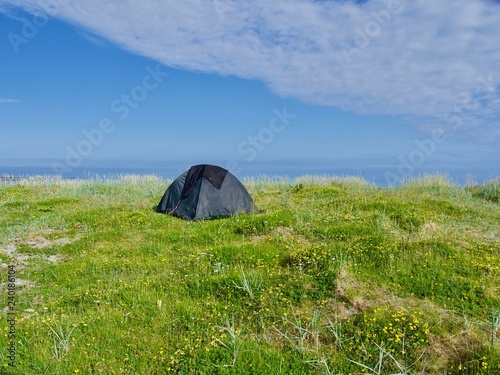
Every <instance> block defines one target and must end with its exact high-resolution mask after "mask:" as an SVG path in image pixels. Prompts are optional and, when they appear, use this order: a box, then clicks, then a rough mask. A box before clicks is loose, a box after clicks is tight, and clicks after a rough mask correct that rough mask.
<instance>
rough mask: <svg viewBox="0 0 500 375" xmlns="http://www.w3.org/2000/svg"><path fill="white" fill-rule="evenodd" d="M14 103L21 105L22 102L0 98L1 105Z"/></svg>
mask: <svg viewBox="0 0 500 375" xmlns="http://www.w3.org/2000/svg"><path fill="white" fill-rule="evenodd" d="M12 103H20V102H19V100H17V99H5V98H0V104H12Z"/></svg>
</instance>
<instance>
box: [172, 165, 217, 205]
mask: <svg viewBox="0 0 500 375" xmlns="http://www.w3.org/2000/svg"><path fill="white" fill-rule="evenodd" d="M226 174H227V170H226V169H223V168H220V167H217V166H215V165H207V164H200V165H195V166H193V167H191V168H190V169H189V171H188V174H187V176H186V182H185V183H184V188H183V189H182V194H181V200H183V199H185V198H187V197H188V196H189V195H190V194H191V193H192V192H193V190H194V188H195V186H196V184H197V183H198V181H200V180H201V178H202V177H205V178H206V179H207V180H208V181H210V182H211V183H212V185H214V186H215V187H216V188H217V189H219V190H220V188H221V186H222V183H223V182H224V178H225V177H226Z"/></svg>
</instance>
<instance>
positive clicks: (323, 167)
mask: <svg viewBox="0 0 500 375" xmlns="http://www.w3.org/2000/svg"><path fill="white" fill-rule="evenodd" d="M195 164H201V162H200V161H172V162H158V161H154V162H145V161H128V162H123V161H119V162H113V161H106V162H95V163H90V164H87V165H84V166H83V165H82V166H78V167H75V168H71V169H70V170H69V168H68V170H64V171H62V173H56V172H57V170H55V169H54V168H53V167H52V164H51V162H48V161H24V162H23V161H15V162H13V161H7V162H2V161H0V176H2V175H3V176H14V177H30V176H51V175H60V176H61V177H62V178H65V179H88V178H96V177H98V178H116V177H117V176H120V175H124V174H134V175H156V176H159V177H162V178H166V179H174V178H176V177H177V176H178V175H179V174H181V173H182V172H184V171H185V170H187V169H189V167H190V166H192V165H195ZM210 164H217V165H220V166H221V167H223V168H226V169H229V171H230V172H232V173H233V174H234V175H236V176H237V177H238V178H244V177H257V178H258V177H263V176H266V177H272V178H290V179H293V178H296V177H300V176H305V175H318V176H338V177H348V176H354V177H359V178H362V179H364V180H366V181H368V182H370V183H373V184H375V185H378V186H380V187H387V186H393V185H397V184H398V183H400V182H401V181H402V180H406V179H408V178H418V177H422V176H424V175H428V174H436V173H439V174H443V175H446V176H448V178H450V179H451V180H452V181H454V182H456V183H458V184H460V185H466V184H481V183H484V182H486V181H489V180H492V179H494V178H497V177H499V176H500V168H495V166H468V165H460V166H453V167H450V166H444V165H442V166H439V165H430V166H421V167H419V168H416V167H415V168H411V167H408V166H407V167H402V166H401V165H397V164H387V163H385V164H374V163H369V162H364V163H363V162H358V163H353V162H346V161H343V162H261V161H259V162H252V163H243V162H241V163H231V164H228V163H224V162H220V163H216V162H211V163H210Z"/></svg>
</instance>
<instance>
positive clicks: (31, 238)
mask: <svg viewBox="0 0 500 375" xmlns="http://www.w3.org/2000/svg"><path fill="white" fill-rule="evenodd" d="M244 183H245V185H246V186H247V188H248V190H249V191H250V193H251V195H252V197H253V198H254V200H255V202H256V204H257V206H258V208H259V209H260V211H259V213H258V214H256V215H238V216H235V217H231V218H227V219H218V220H211V221H201V222H186V221H182V220H180V219H177V218H174V217H170V216H165V215H161V214H157V213H155V212H154V211H153V207H154V206H155V205H156V203H157V202H158V201H159V199H160V198H161V196H162V194H163V193H164V191H165V189H166V187H167V186H168V182H167V181H164V180H161V179H158V178H155V177H142V178H140V177H134V176H124V177H122V178H119V179H116V180H98V181H96V180H93V181H91V180H88V181H65V180H57V179H43V178H39V179H31V180H23V181H21V182H19V183H17V184H15V185H8V184H0V264H2V267H1V268H0V272H1V273H2V282H3V283H2V291H3V292H2V293H4V297H2V298H1V299H0V311H3V312H2V316H1V318H2V319H1V323H0V335H1V336H2V340H0V373H2V374H33V375H39V374H75V373H79V374H168V373H177V374H362V373H368V374H395V373H398V374H444V373H446V374H494V373H499V372H500V299H499V297H498V296H499V290H498V289H499V287H500V226H499V224H498V223H499V222H500V206H499V205H498V184H497V183H496V182H492V183H491V184H486V185H484V186H482V187H475V188H470V187H468V188H465V189H464V188H462V187H460V186H457V185H455V184H454V183H452V182H450V181H449V180H447V179H446V178H445V177H442V176H430V177H424V178H421V179H417V180H411V181H408V182H406V183H405V184H404V185H402V186H399V187H392V188H389V189H381V188H378V187H376V186H373V185H370V184H368V183H366V182H365V181H363V180H360V179H356V178H343V179H333V178H326V177H303V178H299V179H296V180H287V179H276V180H272V179H266V178H260V179H253V180H247V181H244ZM495 189H497V190H495ZM495 194H496V195H495ZM495 197H496V198H495ZM8 265H14V266H15V269H16V271H17V274H16V277H17V279H18V285H17V287H16V314H17V322H16V351H17V352H16V359H17V361H16V364H15V367H12V366H9V365H8V362H9V361H8V359H7V355H8V348H9V340H8V339H7V337H8V333H9V325H8V323H7V313H6V310H5V309H4V308H5V307H6V306H7V284H6V282H5V281H6V280H7V269H8V268H7V266H8ZM4 337H5V338H6V339H5V340H4V339H3V338H4Z"/></svg>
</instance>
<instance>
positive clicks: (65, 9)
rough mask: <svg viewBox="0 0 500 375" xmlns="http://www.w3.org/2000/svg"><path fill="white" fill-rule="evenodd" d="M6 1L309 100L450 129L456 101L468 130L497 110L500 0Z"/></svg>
mask: <svg viewBox="0 0 500 375" xmlns="http://www.w3.org/2000/svg"><path fill="white" fill-rule="evenodd" d="M53 3H56V4H61V5H58V6H57V7H54V5H53ZM5 4H7V5H12V6H17V7H22V8H24V9H25V10H27V11H30V12H36V10H37V9H38V10H40V9H42V10H45V11H46V12H47V13H49V14H51V15H54V16H55V17H58V18H61V19H64V20H66V21H69V22H71V23H74V24H77V25H79V26H80V27H82V28H83V29H84V30H85V31H87V32H89V33H92V34H95V35H97V36H99V37H101V38H103V39H106V40H109V41H111V42H112V43H115V44H117V45H119V46H120V47H121V48H124V49H126V50H129V51H131V52H133V53H136V54H140V55H144V56H148V57H151V58H153V59H156V60H158V61H160V62H162V63H164V64H165V65H168V66H171V67H178V68H182V69H190V70H197V71H203V72H210V73H217V74H225V75H236V76H240V77H245V78H253V79H259V80H262V81H264V82H265V83H266V84H267V85H268V86H269V87H270V88H271V89H272V90H273V91H275V92H276V93H278V94H280V95H284V96H290V97H296V98H298V99H300V100H303V101H306V102H309V103H314V104H320V105H330V106H336V107H340V108H342V109H346V110H351V111H356V112H360V113H367V114H390V115H409V116H412V117H415V116H418V117H420V116H427V117H428V118H432V119H434V120H430V122H429V123H433V121H434V125H433V126H435V124H436V123H439V124H440V126H442V127H448V131H450V132H455V131H463V129H464V126H465V125H464V124H462V125H461V126H457V125H456V124H455V123H453V122H452V121H451V120H450V117H451V114H454V113H456V112H454V111H457V110H458V112H459V115H461V116H462V117H463V119H464V121H466V122H468V121H472V122H474V123H476V124H475V125H474V128H475V129H474V133H475V134H476V133H478V132H479V133H480V131H479V130H478V127H479V128H480V127H481V126H484V124H489V125H488V126H487V127H488V128H490V127H491V126H492V125H491V124H492V121H493V120H494V119H496V121H494V123H496V124H497V123H498V118H499V116H500V107H499V106H498V100H499V94H498V91H499V90H498V88H499V84H500V49H499V48H498V47H497V44H498V42H497V39H498V38H497V36H498V35H500V16H499V14H500V12H499V10H500V7H499V6H498V5H496V4H495V3H494V2H491V1H488V0H443V1H435V0H370V1H367V2H363V3H361V4H360V3H355V2H353V1H334V0H325V1H315V0H273V1H268V0H238V1H231V0H213V1H212V0H205V1H203V0H186V1H178V0H144V1H140V2H139V1H126V2H124V1H121V0H108V1H106V2H103V1H100V0H80V1H78V2H69V1H67V0H54V1H51V2H46V1H43V0H16V1H13V0H0V9H1V8H2V5H5ZM46 4H52V7H51V8H48V5H46ZM493 8H495V9H493ZM488 79H489V80H488ZM485 82H486V84H485ZM479 97H480V99H481V100H477V98H479ZM472 101H474V103H475V104H477V105H474V106H473V105H470V103H471V102H472ZM476 102H477V103H476ZM464 103H465V104H464ZM467 103H469V105H467ZM457 107H458V109H457ZM492 119H493V120H492ZM489 134H491V132H490V133H489Z"/></svg>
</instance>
